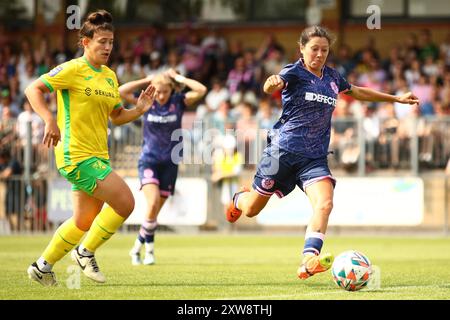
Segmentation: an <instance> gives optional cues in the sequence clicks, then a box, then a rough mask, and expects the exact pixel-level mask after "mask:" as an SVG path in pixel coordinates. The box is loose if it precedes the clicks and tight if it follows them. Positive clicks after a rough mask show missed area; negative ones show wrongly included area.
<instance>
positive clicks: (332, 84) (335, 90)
mask: <svg viewBox="0 0 450 320" xmlns="http://www.w3.org/2000/svg"><path fill="white" fill-rule="evenodd" d="M330 86H331V89H333V91H334V93H336V94H338V93H339V89H338V87H337V85H336V83H334V81H331V82H330Z"/></svg>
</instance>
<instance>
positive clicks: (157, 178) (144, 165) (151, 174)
mask: <svg viewBox="0 0 450 320" xmlns="http://www.w3.org/2000/svg"><path fill="white" fill-rule="evenodd" d="M138 170H139V180H140V181H141V189H142V187H143V186H144V185H146V184H156V185H158V186H159V191H160V195H161V197H165V198H167V197H169V196H170V195H173V193H174V190H175V183H176V181H177V176H178V165H176V164H174V163H172V162H171V161H169V162H163V163H150V162H145V161H141V160H139V163H138Z"/></svg>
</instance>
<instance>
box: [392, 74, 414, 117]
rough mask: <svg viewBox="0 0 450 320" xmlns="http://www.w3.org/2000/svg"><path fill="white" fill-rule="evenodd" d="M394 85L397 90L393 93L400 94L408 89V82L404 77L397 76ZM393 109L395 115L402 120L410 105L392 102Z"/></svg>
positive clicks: (406, 114) (409, 110) (409, 109)
mask: <svg viewBox="0 0 450 320" xmlns="http://www.w3.org/2000/svg"><path fill="white" fill-rule="evenodd" d="M395 87H396V88H397V90H396V91H395V95H396V96H398V95H402V94H405V93H407V92H408V91H409V88H408V83H407V82H406V80H405V78H403V77H402V78H398V79H397V80H396V81H395ZM394 110H395V117H396V118H397V119H399V120H402V119H404V118H406V117H407V116H408V115H409V113H410V112H411V106H409V105H406V104H403V103H398V102H395V103H394Z"/></svg>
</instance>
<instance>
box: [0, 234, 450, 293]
mask: <svg viewBox="0 0 450 320" xmlns="http://www.w3.org/2000/svg"><path fill="white" fill-rule="evenodd" d="M50 237H51V235H38V236H36V235H23V236H6V237H0V260H1V266H2V267H1V272H0V299H8V300H9V299H162V300H197V299H202V300H213V299H221V300H222V299H226V300H228V299H239V300H247V299H248V300H272V299H273V300H309V299H314V300H317V299H358V300H359V299H377V300H379V299H394V300H396V299H401V300H404V299H408V300H411V299H445V300H449V299H450V239H449V238H439V237H437V238H429V237H423V238H418V237H416V238H400V237H331V236H330V237H328V238H327V239H326V242H325V246H324V249H323V251H327V252H332V253H333V254H334V255H337V254H339V253H340V252H342V251H345V250H349V249H354V250H359V251H361V252H363V253H365V254H366V255H367V256H368V257H369V258H370V259H371V261H372V264H373V265H376V266H378V267H379V268H380V270H381V287H380V288H379V289H377V290H361V291H358V292H346V291H344V290H342V289H340V288H338V287H337V286H336V285H335V284H334V282H333V280H332V277H331V273H330V272H326V273H323V274H319V275H316V276H314V277H312V278H310V279H307V280H306V281H301V280H299V279H297V277H296V270H297V267H298V263H299V262H300V252H301V249H302V246H303V236H302V235H300V234H299V235H298V236H291V235H290V236H284V235H271V234H263V235H262V234H260V235H234V234H233V235H226V234H200V235H188V236H187V235H173V234H167V233H160V234H157V238H156V240H157V241H156V259H157V260H156V265H153V266H131V264H130V259H129V257H128V251H129V249H130V247H131V246H132V244H133V242H134V239H135V235H134V234H133V235H131V234H117V235H115V236H114V237H113V238H112V239H111V240H110V241H109V242H108V243H107V244H105V246H104V247H101V248H100V249H99V251H98V253H97V261H98V263H99V266H100V268H101V270H102V272H103V273H104V274H105V275H106V277H107V282H106V283H105V284H96V283H94V282H91V281H90V280H89V279H87V278H85V277H84V275H83V274H82V273H79V274H78V271H79V269H78V267H75V265H74V264H73V262H72V261H71V260H70V257H69V255H67V256H66V257H64V258H63V259H62V260H61V261H60V262H59V263H57V264H56V266H55V268H54V271H55V272H56V275H57V279H58V282H59V286H58V287H54V288H45V287H42V286H40V285H39V284H38V283H34V282H31V281H30V280H29V279H28V277H27V274H26V269H27V267H28V265H29V264H30V263H31V262H33V261H34V260H35V259H36V258H38V256H39V255H40V254H41V252H42V251H43V249H44V248H45V246H46V244H47V242H48V241H49V240H50ZM77 279H79V281H78V282H77ZM68 283H69V286H71V287H75V288H68Z"/></svg>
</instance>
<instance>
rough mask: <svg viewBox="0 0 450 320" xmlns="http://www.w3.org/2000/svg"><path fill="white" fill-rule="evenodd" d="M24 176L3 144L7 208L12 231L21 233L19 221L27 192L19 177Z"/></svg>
mask: <svg viewBox="0 0 450 320" xmlns="http://www.w3.org/2000/svg"><path fill="white" fill-rule="evenodd" d="M21 174H22V168H21V166H20V164H19V162H18V161H17V160H16V159H15V158H13V157H12V156H11V152H10V151H9V149H6V148H5V147H4V145H3V144H2V148H1V149H0V180H2V181H5V182H6V198H5V208H6V210H5V211H6V216H7V219H8V221H9V223H10V228H11V230H12V231H19V226H20V224H19V219H20V215H21V214H22V212H23V208H24V199H25V192H24V191H25V190H24V188H23V182H22V180H21V179H20V177H18V176H19V175H21Z"/></svg>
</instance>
